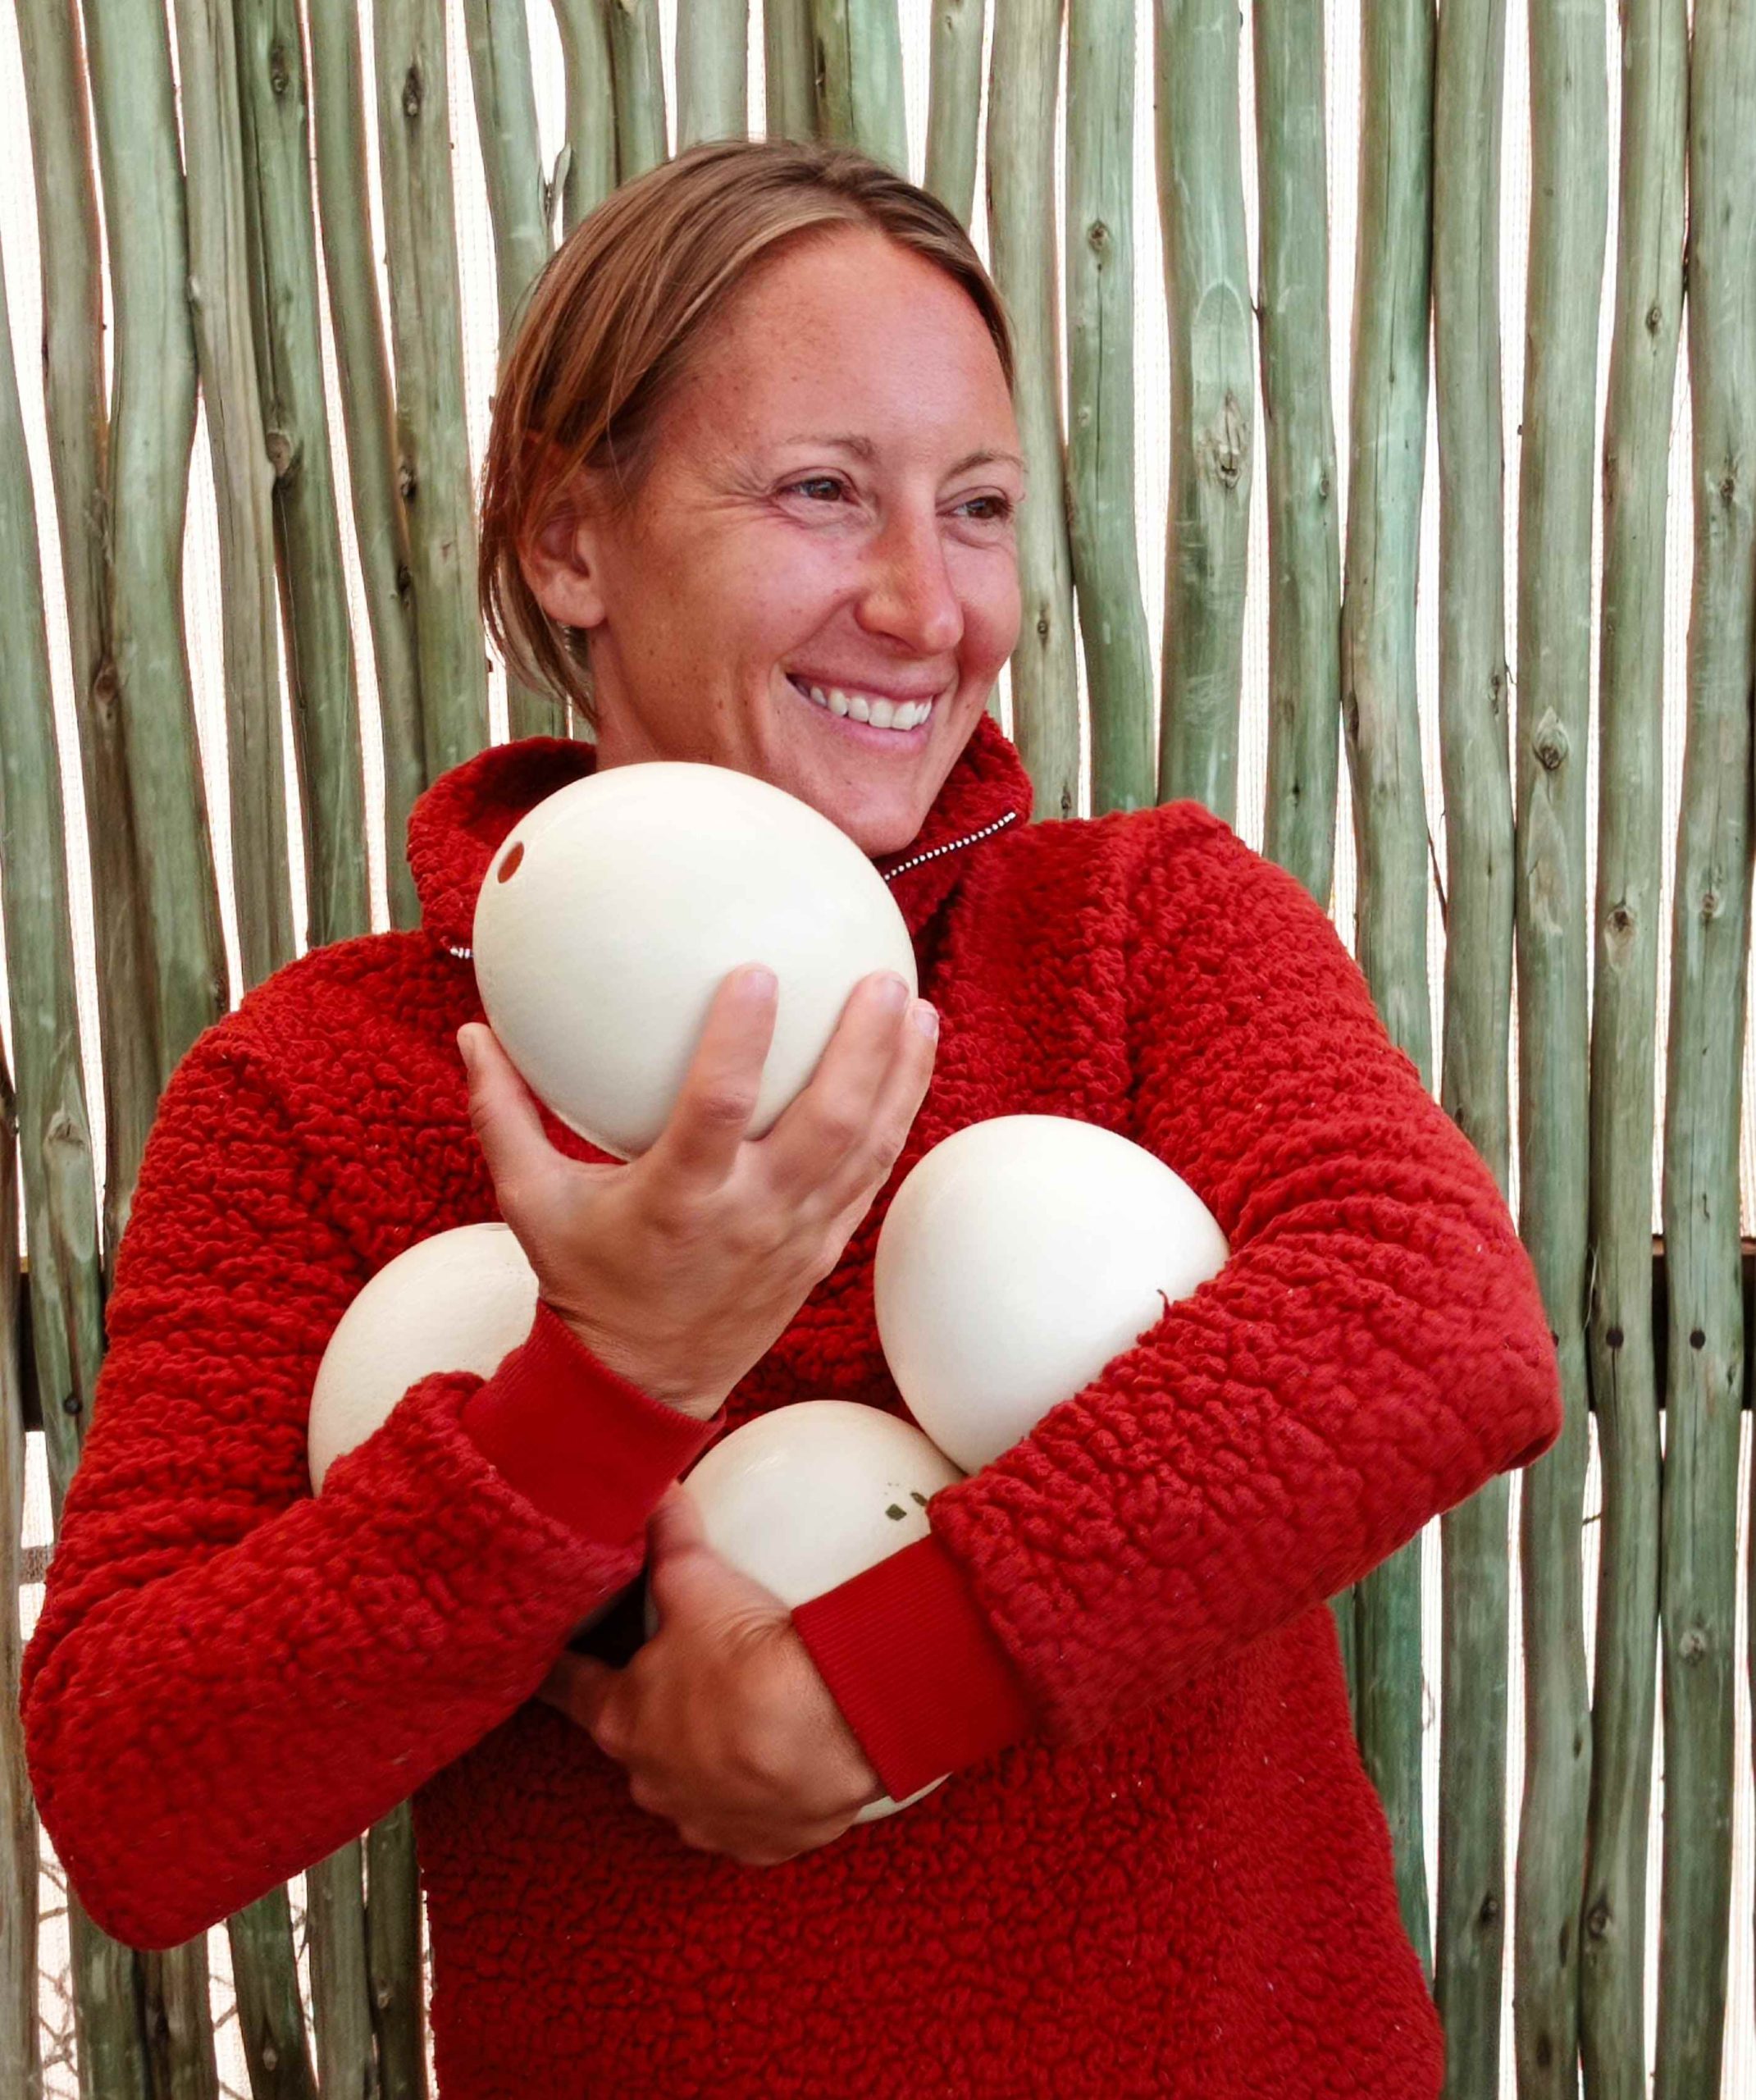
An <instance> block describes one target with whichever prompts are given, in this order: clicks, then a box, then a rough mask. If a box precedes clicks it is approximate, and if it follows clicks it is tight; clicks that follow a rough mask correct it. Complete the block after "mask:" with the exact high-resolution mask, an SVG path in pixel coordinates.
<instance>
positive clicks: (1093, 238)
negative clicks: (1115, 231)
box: [1085, 219, 1110, 255]
mask: <svg viewBox="0 0 1756 2100" xmlns="http://www.w3.org/2000/svg"><path fill="white" fill-rule="evenodd" d="M1085 238H1086V239H1087V240H1088V241H1089V242H1090V244H1091V245H1092V250H1093V252H1094V253H1097V254H1099V255H1101V254H1102V253H1103V252H1104V250H1105V249H1106V248H1107V247H1108V246H1109V245H1110V229H1109V227H1108V226H1106V225H1105V224H1104V222H1103V221H1102V220H1101V219H1093V220H1092V223H1091V224H1090V225H1089V226H1088V227H1087V228H1086V230H1085Z"/></svg>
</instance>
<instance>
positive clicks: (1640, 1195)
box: [1579, 0, 1689, 2100]
mask: <svg viewBox="0 0 1756 2100" xmlns="http://www.w3.org/2000/svg"><path fill="white" fill-rule="evenodd" d="M1621 61H1622V62H1621V199H1620V209H1619V212H1618V214H1617V260H1616V317H1615V329H1614V335H1613V337H1612V345H1611V349H1610V376H1609V399H1608V408H1607V409H1606V412H1605V417H1604V429H1603V596H1602V600H1601V608H1602V619H1601V620H1600V622H1599V679H1598V714H1599V725H1600V733H1601V736H1602V738H1603V742H1602V746H1601V750H1600V752H1599V770H1598V781H1599V792H1598V879H1597V897H1596V902H1595V905H1594V912H1593V929H1594V943H1595V950H1596V961H1597V969H1596V974H1595V978H1594V998H1593V1007H1592V1016H1591V1107H1590V1114H1591V1195H1590V1205H1591V1208H1590V1249H1591V1253H1590V1275H1591V1280H1592V1281H1591V1294H1590V1303H1589V1307H1588V1311H1589V1313H1590V1327H1589V1331H1588V1344H1589V1355H1590V1365H1589V1368H1590V1380H1591V1390H1592V1395H1593V1399H1594V1404H1595V1405H1596V1408H1597V1415H1598V1443H1599V1451H1600V1454H1601V1458H1602V1480H1603V1530H1602V1532H1601V1533H1600V1534H1599V1547H1598V1552H1599V1558H1598V1598H1597V1612H1598V1618H1597V1661H1596V1670H1595V1683H1594V1692H1593V1698H1592V1710H1591V1790H1590V1804H1589V1808H1588V1812H1587V1821H1586V1844H1585V1857H1586V1873H1587V1876H1588V1879H1587V1880H1586V1883H1585V1903H1584V1910H1585V1924H1584V1932H1583V1936H1582V1938H1581V1939H1580V1993H1579V1995H1580V2050H1581V2053H1582V2055H1583V2057H1584V2061H1585V2081H1586V2088H1587V2090H1588V2091H1590V2093H1592V2094H1593V2095H1594V2100H1645V2096H1646V2092H1647V2073H1646V2064H1647V2036H1646V2022H1645V2005H1644V1998H1645V1974H1646V1888H1647V1860H1646V1851H1647V1833H1648V1828H1649V1818H1650V1815H1651V1809H1652V1781H1653V1713H1654V1709H1655V1705H1656V1700H1657V1691H1658V1687H1657V1683H1656V1679H1655V1673H1654V1667H1653V1635H1654V1628H1655V1624H1656V1621H1657V1618H1658V1546H1659V1499H1658V1497H1659V1475H1660V1468H1661V1463H1662V1462H1661V1459H1660V1454H1659V1444H1658V1398H1659V1396H1658V1376H1657V1365H1656V1363H1655V1359H1654V1340H1653V1317H1652V1312H1653V1276H1652V1271H1653V1256H1652V1249H1653V1106H1654V1077H1653V1071H1654V1057H1655V1047H1656V1046H1655V1041H1654V1038H1655V1033H1656V1030H1655V1026H1654V1019H1655V1002H1656V998H1657V991H1658V899H1659V881H1660V869H1661V861H1662V825H1663V821H1664V810H1663V803H1662V796H1663V788H1664V764H1663V750H1662V723H1663V710H1664V596H1665V509H1666V501H1667V495H1668V487H1667V482H1668V472H1667V470H1668V468H1669V464H1670V457H1671V411H1672V401H1673V397H1674V394H1675V388H1676V345H1677V335H1678V329H1679V324H1680V322H1681V316H1682V307H1683V234H1684V220H1683V194H1684V174H1685V139H1686V132H1687V107H1686V105H1687V98H1688V64H1689V26H1688V17H1687V11H1686V8H1685V5H1684V0H1628V4H1627V5H1626V6H1625V7H1622V9H1621Z"/></svg>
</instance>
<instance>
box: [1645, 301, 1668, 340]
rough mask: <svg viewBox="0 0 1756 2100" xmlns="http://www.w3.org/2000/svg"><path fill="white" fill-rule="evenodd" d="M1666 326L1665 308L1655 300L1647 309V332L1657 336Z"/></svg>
mask: <svg viewBox="0 0 1756 2100" xmlns="http://www.w3.org/2000/svg"><path fill="white" fill-rule="evenodd" d="M1662 326H1664V308H1662V306H1660V305H1658V304H1657V302H1656V301H1655V302H1654V303H1653V304H1652V305H1651V306H1649V307H1648V308H1647V309H1646V332H1647V334H1648V335H1649V336H1656V335H1657V334H1658V331H1659V330H1660V329H1661V328H1662Z"/></svg>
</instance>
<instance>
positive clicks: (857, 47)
mask: <svg viewBox="0 0 1756 2100" xmlns="http://www.w3.org/2000/svg"><path fill="white" fill-rule="evenodd" d="M811 24H812V33H813V36H814V40H815V45H816V54H817V128H818V130H819V133H820V134H821V135H822V136H823V138H825V139H837V140H838V141H839V142H840V143H842V144H844V145H849V146H857V147H858V148H860V152H861V153H867V154H869V155H870V156H871V158H873V160H875V161H883V162H885V163H886V165H887V166H888V167H893V168H895V169H896V172H897V173H898V174H899V175H906V174H907V173H908V171H909V127H908V114H907V111H906V110H905V107H904V104H903V97H902V35H901V29H900V27H899V25H898V23H897V20H896V0H812V5H811Z"/></svg>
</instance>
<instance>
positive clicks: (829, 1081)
mask: <svg viewBox="0 0 1756 2100" xmlns="http://www.w3.org/2000/svg"><path fill="white" fill-rule="evenodd" d="M912 997H913V994H912V993H910V988H909V986H908V984H907V982H906V981H905V979H903V978H901V976H899V975H896V972H895V971H894V970H883V971H879V972H878V973H876V974H875V975H872V976H870V977H863V978H861V979H860V982H859V983H858V984H856V985H855V987H854V988H853V990H852V991H851V993H849V994H848V998H847V1003H846V1006H844V1007H842V1017H841V1019H840V1020H838V1021H837V1023H836V1029H835V1033H834V1034H833V1035H832V1036H831V1037H830V1039H829V1041H828V1044H827V1045H826V1046H825V1048H824V1050H823V1055H822V1057H819V1059H818V1061H817V1068H816V1070H815V1071H814V1072H813V1073H812V1075H811V1078H810V1084H809V1085H807V1086H806V1087H805V1089H804V1091H803V1092H802V1093H800V1095H799V1096H798V1098H796V1100H795V1101H793V1102H792V1103H791V1104H790V1105H789V1106H788V1107H787V1110H786V1112H785V1113H784V1114H783V1115H782V1116H781V1117H780V1118H779V1120H778V1121H777V1122H776V1124H775V1125H774V1127H773V1130H770V1131H769V1134H768V1135H767V1136H766V1137H765V1138H764V1139H762V1140H761V1144H762V1151H763V1157H764V1161H765V1162H766V1164H767V1166H768V1169H769V1176H770V1179H771V1181H772V1182H773V1185H774V1186H775V1187H776V1188H778V1189H784V1190H787V1191H788V1192H791V1193H797V1192H800V1191H803V1190H806V1189H817V1188H819V1187H820V1186H821V1185H823V1183H824V1181H826V1180H828V1179H829V1178H830V1177H832V1176H833V1175H834V1174H835V1173H836V1172H837V1170H838V1169H839V1168H840V1167H841V1166H842V1163H843V1162H845V1161H846V1160H847V1159H848V1158H849V1157H851V1156H852V1155H853V1154H854V1153H857V1152H858V1151H859V1150H860V1148H862V1147H863V1146H864V1144H865V1143H866V1140H867V1138H868V1135H869V1131H870V1128H871V1121H872V1112H873V1105H874V1103H876V1102H877V1100H878V1096H879V1093H881V1091H882V1089H883V1086H884V1084H885V1080H886V1076H887V1074H888V1073H889V1071H890V1069H891V1067H892V1064H893V1063H894V1062H895V1061H896V1054H897V1047H898V1041H899V1039H900V1037H901V1034H902V1033H903V1028H904V1023H905V1020H906V1018H907V1016H908V1011H909V1007H910V1002H911V999H912Z"/></svg>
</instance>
